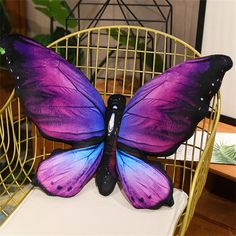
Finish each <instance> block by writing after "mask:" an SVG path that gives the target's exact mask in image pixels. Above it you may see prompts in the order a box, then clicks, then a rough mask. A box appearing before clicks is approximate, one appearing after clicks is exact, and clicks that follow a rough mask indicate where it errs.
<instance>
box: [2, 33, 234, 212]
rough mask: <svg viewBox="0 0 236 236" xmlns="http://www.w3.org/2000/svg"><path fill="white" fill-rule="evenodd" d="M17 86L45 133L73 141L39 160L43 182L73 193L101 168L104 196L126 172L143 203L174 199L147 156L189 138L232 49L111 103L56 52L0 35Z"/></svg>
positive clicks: (138, 203) (48, 188)
mask: <svg viewBox="0 0 236 236" xmlns="http://www.w3.org/2000/svg"><path fill="white" fill-rule="evenodd" d="M0 47H2V48H3V49H4V56H5V58H6V60H7V63H8V65H9V70H10V71H11V72H12V74H13V75H14V77H15V80H16V93H17V95H18V96H19V97H20V99H21V101H22V102H23V104H24V107H25V111H26V114H27V115H28V117H29V118H30V119H31V120H32V122H34V124H36V126H37V127H38V129H39V131H40V132H41V134H42V135H43V136H44V137H46V138H48V139H51V140H55V141H60V142H64V143H67V144H70V145H71V146H72V148H71V149H69V150H60V151H58V150H57V151H54V152H53V153H52V154H51V156H50V157H49V158H48V159H46V160H44V161H42V162H41V163H40V164H39V167H38V170H37V173H36V179H37V184H38V185H39V186H40V187H41V188H42V189H43V190H44V191H45V192H46V193H48V194H50V195H55V196H61V197H71V196H74V195H75V194H77V193H78V192H79V191H80V190H81V189H82V188H83V186H84V185H85V184H86V183H87V182H88V181H89V180H90V179H91V177H92V176H93V175H94V174H95V172H96V183H97V186H98V189H99V192H100V193H101V194H102V195H109V194H110V193H111V192H112V191H113V189H114V186H115V184H116V181H117V179H119V181H120V183H121V185H122V187H123V191H124V193H125V195H126V196H127V198H128V200H129V201H130V203H131V204H132V205H133V206H134V207H136V208H148V209H157V208H159V207H160V206H162V205H163V204H166V205H169V206H171V205H173V198H172V193H173V186H172V182H171V180H170V179H169V177H168V176H167V174H166V173H165V172H164V170H163V169H162V167H161V166H160V165H158V164H157V163H156V162H151V161H150V160H148V158H147V156H148V155H155V156H166V155H170V154H172V153H174V152H175V151H176V149H177V148H178V147H179V146H180V144H181V143H182V142H183V141H185V140H187V139H188V138H190V137H191V136H192V134H193V132H194V130H195V128H196V126H197V124H198V122H199V121H200V120H201V119H202V118H203V117H204V116H205V115H206V114H207V112H208V106H209V103H210V100H211V98H212V97H213V96H214V95H215V93H216V92H217V91H218V90H219V88H220V85H221V82H222V79H223V76H224V74H225V72H226V71H227V70H229V69H230V68H231V67H232V61H231V59H230V58H229V57H228V56H224V55H213V56H208V57H203V58H197V59H194V60H189V61H187V62H184V63H181V64H179V65H177V66H175V67H173V68H171V69H168V70H167V71H166V72H164V73H163V74H161V75H160V76H157V77H155V78H154V79H153V80H151V81H149V82H147V83H146V84H145V85H144V86H143V87H141V88H140V89H139V90H138V91H137V93H136V94H135V95H134V97H133V98H132V99H131V100H130V101H129V102H128V104H127V106H126V101H125V98H124V97H123V96H122V95H113V96H111V97H110V98H109V101H108V106H107V108H106V107H105V105H104V102H103V100H102V98H101V96H100V95H99V93H98V92H97V91H96V89H95V88H94V87H93V86H92V85H91V84H90V82H89V80H88V79H87V78H86V77H85V75H84V74H83V73H82V72H81V71H80V70H79V69H77V68H76V67H74V66H73V65H71V64H69V63H68V62H67V61H66V60H64V59H63V58H62V57H61V56H59V55H58V54H57V53H55V52H53V51H51V50H50V49H48V48H45V47H44V46H42V45H40V44H38V43H36V42H34V41H32V40H31V39H29V38H26V37H23V36H20V35H10V36H6V37H5V38H4V39H2V40H1V42H0Z"/></svg>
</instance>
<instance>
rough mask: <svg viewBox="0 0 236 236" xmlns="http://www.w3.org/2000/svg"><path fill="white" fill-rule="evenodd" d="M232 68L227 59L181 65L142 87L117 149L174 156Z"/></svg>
mask: <svg viewBox="0 0 236 236" xmlns="http://www.w3.org/2000/svg"><path fill="white" fill-rule="evenodd" d="M231 67H232V60H231V59H230V58H229V57H228V56H224V55H212V56H208V57H203V58H196V59H193V60H188V61H186V62H184V63H181V64H178V65H176V66H174V67H172V68H170V69H168V70H167V71H165V72H164V73H163V74H161V75H159V76H157V77H156V78H154V79H153V80H151V81H149V82H147V83H146V84H144V85H143V87H141V88H140V89H139V90H138V91H137V93H136V94H135V95H134V97H133V98H132V99H131V100H130V101H129V103H128V105H127V107H126V109H125V111H124V114H123V117H122V121H121V125H120V130H119V133H118V147H120V148H121V149H122V150H131V149H132V150H131V151H135V150H137V151H141V152H144V153H148V154H153V155H156V156H166V155H171V154H172V153H174V152H175V151H176V149H177V148H178V147H179V146H180V145H181V143H182V142H184V141H185V140H187V139H189V138H190V137H191V136H192V134H193V133H194V130H195V128H196V126H197V124H198V122H199V121H201V119H203V118H204V117H205V116H206V115H207V113H208V109H209V104H210V101H211V99H212V97H213V96H214V95H215V94H216V93H217V91H218V90H219V88H220V85H221V82H222V79H223V76H224V74H225V72H226V71H227V70H229V69H230V68H231Z"/></svg>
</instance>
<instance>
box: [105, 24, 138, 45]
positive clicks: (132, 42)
mask: <svg viewBox="0 0 236 236" xmlns="http://www.w3.org/2000/svg"><path fill="white" fill-rule="evenodd" d="M107 32H108V31H107ZM110 34H111V36H112V38H114V39H115V40H118V39H119V37H118V34H119V29H118V28H113V29H110ZM127 40H128V33H127V32H126V31H125V30H120V41H119V43H120V44H121V45H124V46H126V45H127ZM135 42H136V39H135V37H134V36H132V35H130V36H129V42H128V46H129V47H132V48H134V47H135Z"/></svg>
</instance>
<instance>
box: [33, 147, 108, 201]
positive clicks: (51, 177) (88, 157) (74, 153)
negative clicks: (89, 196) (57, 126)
mask: <svg viewBox="0 0 236 236" xmlns="http://www.w3.org/2000/svg"><path fill="white" fill-rule="evenodd" d="M103 146H104V144H103V143H101V144H97V145H93V146H89V147H85V148H80V149H71V150H67V151H60V152H59V151H57V152H54V153H52V154H51V156H50V157H49V158H47V159H46V160H44V161H42V162H41V163H40V164H39V167H38V171H37V174H36V181H35V182H36V184H37V185H39V186H40V187H42V189H43V190H44V191H45V192H46V193H48V194H50V195H54V196H61V197H72V196H74V195H75V194H77V193H78V192H79V191H80V190H81V189H82V188H83V186H84V185H85V184H86V183H87V182H88V181H89V180H90V178H91V177H92V176H93V174H94V173H95V171H96V170H97V167H98V165H99V163H100V160H101V158H102V154H103Z"/></svg>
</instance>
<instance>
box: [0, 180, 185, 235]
mask: <svg viewBox="0 0 236 236" xmlns="http://www.w3.org/2000/svg"><path fill="white" fill-rule="evenodd" d="M187 199H188V196H187V194H186V193H185V192H183V191H181V190H177V189H175V190H174V201H175V204H174V206H173V207H171V208H170V207H165V206H163V207H161V208H160V209H159V210H140V209H135V208H133V207H132V206H131V205H130V204H129V203H128V201H127V200H126V199H125V197H124V196H123V194H122V193H121V191H120V189H119V187H118V186H116V188H115V190H114V192H113V193H112V194H111V195H110V196H108V197H103V196H101V195H99V193H98V190H97V188H96V186H95V183H94V179H93V180H91V181H90V182H89V183H88V184H87V185H86V186H85V187H84V189H83V190H82V191H81V192H80V193H79V194H77V195H76V196H75V197H72V198H68V199H65V198H59V197H50V196H47V195H46V194H45V193H43V192H42V191H41V190H39V189H34V190H33V191H32V192H31V193H30V194H29V196H28V197H27V198H26V199H25V200H24V202H23V203H22V204H21V205H20V206H19V207H18V209H17V210H16V211H15V212H14V213H13V214H12V215H11V217H10V218H9V219H8V220H7V221H6V222H5V224H4V225H3V226H2V227H1V228H0V235H1V236H11V235H22V236H23V235H24V236H27V235H30V236H34V235H40V236H43V235H45V236H46V235H47V236H48V235H109V236H112V235H124V236H128V235H145V236H147V235H156V236H158V235H160V236H164V235H172V234H173V232H174V229H175V226H176V224H177V221H178V218H179V216H180V215H181V213H182V212H183V210H184V209H185V207H186V204H187Z"/></svg>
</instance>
